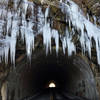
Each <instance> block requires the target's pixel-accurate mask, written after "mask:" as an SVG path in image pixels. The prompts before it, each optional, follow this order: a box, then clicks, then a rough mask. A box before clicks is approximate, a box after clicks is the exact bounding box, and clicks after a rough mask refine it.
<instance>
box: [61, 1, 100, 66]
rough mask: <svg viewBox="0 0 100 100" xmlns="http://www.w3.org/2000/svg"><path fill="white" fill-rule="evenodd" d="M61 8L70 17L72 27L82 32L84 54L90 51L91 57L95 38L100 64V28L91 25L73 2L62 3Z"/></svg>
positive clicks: (81, 41) (80, 36)
mask: <svg viewBox="0 0 100 100" xmlns="http://www.w3.org/2000/svg"><path fill="white" fill-rule="evenodd" d="M60 8H61V9H62V12H64V13H66V16H67V15H68V17H69V19H70V20H71V22H72V25H73V26H74V27H76V28H77V30H78V31H79V30H80V32H79V33H80V35H79V38H80V43H81V47H82V49H83V51H84V52H85V51H88V53H89V56H90V57H91V46H92V44H91V42H92V41H91V39H92V38H94V40H95V42H96V50H97V59H98V63H99V64H100V46H99V44H100V28H98V27H97V26H96V25H95V24H93V23H91V22H90V21H89V19H86V17H85V16H84V15H83V12H82V11H81V9H80V8H79V7H78V5H76V4H75V3H74V2H72V1H71V0H66V2H65V3H62V6H60ZM85 30H86V31H85ZM85 34H86V35H85Z"/></svg>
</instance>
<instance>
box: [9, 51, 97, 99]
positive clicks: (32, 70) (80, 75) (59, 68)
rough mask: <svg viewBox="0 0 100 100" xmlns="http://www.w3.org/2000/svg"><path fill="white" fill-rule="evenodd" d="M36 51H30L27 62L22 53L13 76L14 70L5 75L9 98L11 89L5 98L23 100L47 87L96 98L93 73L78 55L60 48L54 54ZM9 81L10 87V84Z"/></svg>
mask: <svg viewBox="0 0 100 100" xmlns="http://www.w3.org/2000/svg"><path fill="white" fill-rule="evenodd" d="M37 52H38V51H34V53H33V55H32V62H31V65H30V64H27V59H26V57H25V58H24V59H23V60H22V61H21V62H20V63H18V64H17V66H16V73H17V74H16V77H14V79H13V78H11V77H12V76H14V75H13V74H15V72H14V73H12V74H10V75H9V78H8V80H9V86H10V92H9V95H10V97H9V98H11V97H12V96H11V95H12V91H14V93H15V94H13V95H14V96H13V99H9V100H20V99H22V100H24V99H23V98H26V97H27V96H28V97H30V96H32V95H34V94H35V93H38V92H39V91H44V90H45V89H47V88H49V87H55V88H56V89H57V90H60V91H62V92H64V94H72V95H73V96H78V97H81V98H87V99H90V100H98V99H97V98H98V95H97V90H96V84H95V80H94V76H93V73H92V71H91V68H90V66H89V64H88V63H87V62H86V61H85V60H84V59H83V58H82V57H81V56H74V55H73V56H71V57H68V56H66V55H67V54H66V55H64V54H63V53H62V52H59V54H58V56H57V55H56V53H55V52H52V54H48V55H46V54H45V52H44V51H42V50H41V51H40V52H38V53H37ZM12 83H14V87H13V86H11V85H10V84H12ZM50 84H51V86H50ZM11 88H12V89H11ZM13 88H14V89H13ZM58 100H59V99H58Z"/></svg>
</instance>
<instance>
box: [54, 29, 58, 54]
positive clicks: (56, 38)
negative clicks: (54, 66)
mask: <svg viewBox="0 0 100 100" xmlns="http://www.w3.org/2000/svg"><path fill="white" fill-rule="evenodd" d="M52 37H53V38H54V39H55V44H56V53H57V54H58V50H59V34H58V31H57V30H52Z"/></svg>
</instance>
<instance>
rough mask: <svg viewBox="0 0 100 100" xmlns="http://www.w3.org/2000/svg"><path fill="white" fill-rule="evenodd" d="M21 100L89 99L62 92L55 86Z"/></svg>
mask: <svg viewBox="0 0 100 100" xmlns="http://www.w3.org/2000/svg"><path fill="white" fill-rule="evenodd" d="M21 100H88V99H83V98H80V97H77V96H73V95H71V94H67V93H66V92H61V91H59V90H57V89H55V88H51V89H45V90H43V91H39V92H37V93H36V94H34V95H33V96H30V97H26V98H24V99H21Z"/></svg>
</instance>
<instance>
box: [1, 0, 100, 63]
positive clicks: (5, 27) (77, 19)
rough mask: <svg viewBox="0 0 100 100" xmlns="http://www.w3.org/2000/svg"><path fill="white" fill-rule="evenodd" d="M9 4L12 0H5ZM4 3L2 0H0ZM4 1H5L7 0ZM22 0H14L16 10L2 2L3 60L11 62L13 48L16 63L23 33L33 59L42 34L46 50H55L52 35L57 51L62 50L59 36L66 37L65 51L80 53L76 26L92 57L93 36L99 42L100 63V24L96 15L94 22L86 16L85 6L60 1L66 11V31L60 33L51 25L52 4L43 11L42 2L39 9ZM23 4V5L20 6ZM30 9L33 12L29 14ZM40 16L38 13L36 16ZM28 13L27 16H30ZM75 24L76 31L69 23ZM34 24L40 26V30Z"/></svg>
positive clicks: (69, 0)
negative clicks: (77, 51)
mask: <svg viewBox="0 0 100 100" xmlns="http://www.w3.org/2000/svg"><path fill="white" fill-rule="evenodd" d="M4 2H5V4H6V5H7V4H8V0H4ZM0 3H2V2H1V1H0ZM3 4H4V3H3ZM18 4H19V1H18V0H14V7H13V8H14V11H11V10H10V9H8V10H7V7H6V6H5V5H0V61H2V60H3V59H5V62H6V63H8V58H9V52H10V58H11V62H12V63H13V64H15V55H16V44H17V40H18V38H19V36H21V39H22V40H23V41H24V42H25V44H26V52H27V56H28V58H29V59H31V55H32V50H34V49H35V48H34V44H35V37H36V36H37V35H38V34H42V36H43V44H44V47H45V48H46V54H48V52H49V51H50V52H51V50H52V46H51V42H52V41H51V39H52V38H53V39H54V41H55V45H56V52H57V54H58V52H59V40H61V41H62V49H63V52H64V54H65V52H66V49H67V51H68V55H69V56H71V55H72V53H73V52H74V53H76V45H75V44H74V42H73V41H72V38H73V36H74V35H75V29H76V30H77V31H78V39H79V41H80V43H81V48H82V51H83V53H84V52H85V51H88V54H89V57H90V58H91V47H92V43H91V42H92V38H93V39H94V40H95V42H96V52H97V60H98V64H100V28H99V27H97V26H96V17H95V16H94V24H93V23H91V22H90V21H89V19H86V17H85V16H84V15H83V13H82V11H81V9H80V8H79V7H78V5H76V4H75V3H74V2H72V1H71V0H65V2H63V1H62V0H60V1H59V6H58V7H59V8H60V9H61V11H62V12H63V13H64V14H66V22H68V23H69V26H67V25H66V30H65V35H64V36H61V35H59V31H58V30H56V29H53V28H51V26H50V24H51V23H50V21H48V17H49V12H50V7H49V6H48V7H47V8H46V10H45V13H43V11H42V8H41V6H38V7H37V9H38V11H37V12H36V11H35V4H34V3H32V2H29V1H28V0H22V1H21V4H20V5H18ZM17 7H19V8H17ZM28 9H30V12H31V14H30V15H29V16H28V17H27V13H28ZM36 16H37V17H36ZM26 17H27V18H26ZM71 23H72V25H73V28H72V31H71V32H70V31H69V30H68V27H71ZM33 27H36V29H37V30H36V31H35V30H34V28H33Z"/></svg>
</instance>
